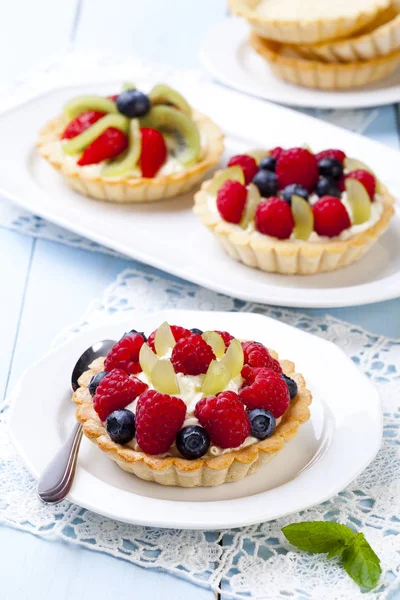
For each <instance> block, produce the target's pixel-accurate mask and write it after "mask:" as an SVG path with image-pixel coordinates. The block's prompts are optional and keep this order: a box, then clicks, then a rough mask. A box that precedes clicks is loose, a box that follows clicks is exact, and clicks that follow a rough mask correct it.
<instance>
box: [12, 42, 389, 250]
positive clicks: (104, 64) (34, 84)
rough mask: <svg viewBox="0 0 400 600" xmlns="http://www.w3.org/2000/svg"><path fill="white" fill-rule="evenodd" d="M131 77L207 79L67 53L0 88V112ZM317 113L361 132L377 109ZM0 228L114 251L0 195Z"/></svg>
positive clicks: (117, 58) (143, 63)
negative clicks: (72, 88)
mask: <svg viewBox="0 0 400 600" xmlns="http://www.w3.org/2000/svg"><path fill="white" fill-rule="evenodd" d="M135 79H141V80H152V81H154V80H156V81H168V82H170V84H171V85H176V86H177V87H179V84H180V83H182V80H184V81H189V82H190V81H199V80H200V81H201V80H204V81H206V80H207V81H208V80H209V78H208V77H207V76H206V75H205V74H204V73H202V72H201V71H199V70H196V69H176V68H174V67H170V66H167V65H162V64H158V63H154V62H150V61H147V60H140V59H137V58H133V57H126V56H123V55H121V56H118V55H112V56H111V55H106V54H97V53H96V54H93V53H85V54H82V53H69V54H67V55H62V56H59V57H58V58H55V59H54V60H53V61H52V62H51V63H46V64H44V65H43V66H41V67H39V68H37V69H36V70H35V71H34V72H30V73H29V74H27V75H26V76H24V77H22V78H21V79H20V80H18V81H16V82H15V84H14V86H13V87H12V89H11V90H10V89H7V88H1V87H0V99H1V100H0V112H3V111H5V110H7V109H10V108H12V107H13V106H16V105H18V104H20V103H22V102H26V101H28V100H29V99H31V98H34V97H35V96H37V95H39V94H41V93H44V92H46V91H49V90H51V89H55V88H59V87H65V86H66V85H79V84H90V83H104V82H105V81H115V82H116V83H117V84H119V83H120V82H121V81H126V80H135ZM307 112H309V111H307ZM316 115H317V116H318V117H319V118H321V119H324V120H326V121H329V122H331V123H334V124H336V125H340V126H342V127H346V128H347V129H351V130H352V131H357V132H358V133H363V132H364V131H365V130H366V129H367V127H368V126H369V125H370V124H371V122H372V121H373V120H374V119H375V118H376V117H377V115H378V111H377V110H375V109H373V110H344V111H343V110H342V111H340V110H325V111H322V110H321V111H317V112H316ZM0 227H5V228H6V229H11V230H14V231H18V232H20V233H22V234H24V235H29V236H33V237H38V238H44V239H47V240H51V241H56V242H61V243H63V244H67V245H70V246H75V247H78V248H83V249H85V250H95V251H100V252H104V253H107V254H113V255H116V254H117V253H116V252H114V251H113V250H110V249H108V248H105V247H104V246H99V245H98V244H96V243H95V242H91V241H90V240H87V239H85V238H81V237H79V236H77V235H75V234H73V233H70V232H68V231H66V230H65V229H62V228H60V227H57V226H56V225H52V224H51V223H48V222H47V221H44V220H43V219H41V218H39V217H37V216H34V215H32V214H31V213H29V212H27V211H25V210H23V209H21V208H19V207H18V206H17V205H15V204H12V203H11V202H9V201H8V200H6V199H5V198H0Z"/></svg>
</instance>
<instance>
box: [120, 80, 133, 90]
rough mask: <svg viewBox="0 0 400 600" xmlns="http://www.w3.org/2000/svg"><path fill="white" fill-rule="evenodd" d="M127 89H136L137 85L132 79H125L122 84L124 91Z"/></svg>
mask: <svg viewBox="0 0 400 600" xmlns="http://www.w3.org/2000/svg"><path fill="white" fill-rule="evenodd" d="M126 90H136V85H135V84H134V83H132V82H131V81H125V82H124V83H123V84H122V91H123V92H126Z"/></svg>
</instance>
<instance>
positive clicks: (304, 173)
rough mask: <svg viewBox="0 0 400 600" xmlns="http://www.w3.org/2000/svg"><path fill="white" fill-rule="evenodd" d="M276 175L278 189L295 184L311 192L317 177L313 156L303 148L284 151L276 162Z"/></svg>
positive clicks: (315, 162)
mask: <svg viewBox="0 0 400 600" xmlns="http://www.w3.org/2000/svg"><path fill="white" fill-rule="evenodd" d="M276 175H277V177H278V181H279V189H283V188H285V187H286V186H287V185H290V184H291V183H296V184H297V185H302V186H304V187H305V188H306V189H307V190H308V191H309V192H311V191H312V190H313V189H314V188H315V186H316V184H317V181H318V176H319V173H318V165H317V161H316V159H315V156H314V155H313V154H311V152H309V151H308V150H306V149H305V148H291V149H290V150H286V151H285V152H284V153H283V154H281V156H280V158H279V160H278V162H277V165H276Z"/></svg>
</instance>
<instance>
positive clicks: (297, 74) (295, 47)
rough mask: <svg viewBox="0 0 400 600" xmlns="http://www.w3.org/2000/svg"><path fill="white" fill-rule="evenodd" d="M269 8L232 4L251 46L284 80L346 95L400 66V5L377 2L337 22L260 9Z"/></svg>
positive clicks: (247, 1) (232, 0) (254, 0)
mask: <svg viewBox="0 0 400 600" xmlns="http://www.w3.org/2000/svg"><path fill="white" fill-rule="evenodd" d="M314 1H315V4H316V5H319V6H321V4H320V3H321V1H322V0H314ZM265 3H266V0H229V6H230V9H231V11H232V12H233V13H234V14H236V15H239V16H241V17H244V18H245V19H246V20H247V21H248V23H249V24H250V26H251V34H250V44H251V46H252V47H253V49H254V50H255V51H256V52H257V53H258V54H259V55H260V56H262V57H263V58H264V59H265V60H266V61H268V63H269V64H270V66H271V68H272V70H273V72H274V73H275V74H276V75H277V76H278V77H279V78H280V79H283V80H285V81H288V82H290V83H294V84H296V85H301V86H305V87H309V88H315V89H321V90H343V89H351V88H358V87H361V86H365V85H367V84H369V83H374V82H376V81H380V80H382V79H385V78H386V77H388V76H389V75H391V74H392V73H393V72H394V71H395V70H396V68H397V67H398V66H399V65H400V0H371V1H370V2H369V3H368V2H366V3H365V4H366V6H365V9H364V10H362V11H360V12H355V13H354V14H352V12H351V10H350V11H349V12H348V14H347V15H345V14H340V13H339V12H338V15H337V18H334V19H333V18H324V19H321V18H312V16H311V17H309V18H307V19H298V20H296V19H291V20H280V19H277V18H276V16H272V15H271V17H268V10H265V11H263V10H260V11H259V10H258V7H259V6H260V4H264V5H265ZM311 4H312V2H308V6H309V7H310V5H311ZM349 5H350V7H351V5H352V2H351V0H349ZM311 12H312V11H311Z"/></svg>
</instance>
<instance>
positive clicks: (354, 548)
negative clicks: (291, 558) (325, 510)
mask: <svg viewBox="0 0 400 600" xmlns="http://www.w3.org/2000/svg"><path fill="white" fill-rule="evenodd" d="M282 532H283V534H284V536H285V537H286V539H287V540H288V541H289V542H290V543H291V544H293V546H296V547H297V548H299V549H300V550H304V551H305V552H311V553H313V554H328V558H332V557H333V556H341V557H342V565H343V567H344V569H345V570H346V572H347V573H348V575H350V577H351V578H352V579H353V580H354V581H355V582H356V583H357V584H358V585H359V586H360V587H363V588H367V589H373V588H374V587H376V585H377V584H378V581H379V577H380V575H381V572H382V569H381V566H380V562H381V561H380V560H379V558H378V556H377V555H376V554H375V552H374V551H373V550H372V548H371V546H370V545H369V543H368V542H367V540H366V539H365V537H364V534H363V533H354V531H353V530H352V529H350V528H349V527H346V525H341V524H340V523H332V522H329V521H303V522H301V523H292V524H291V525H286V527H283V528H282Z"/></svg>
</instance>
